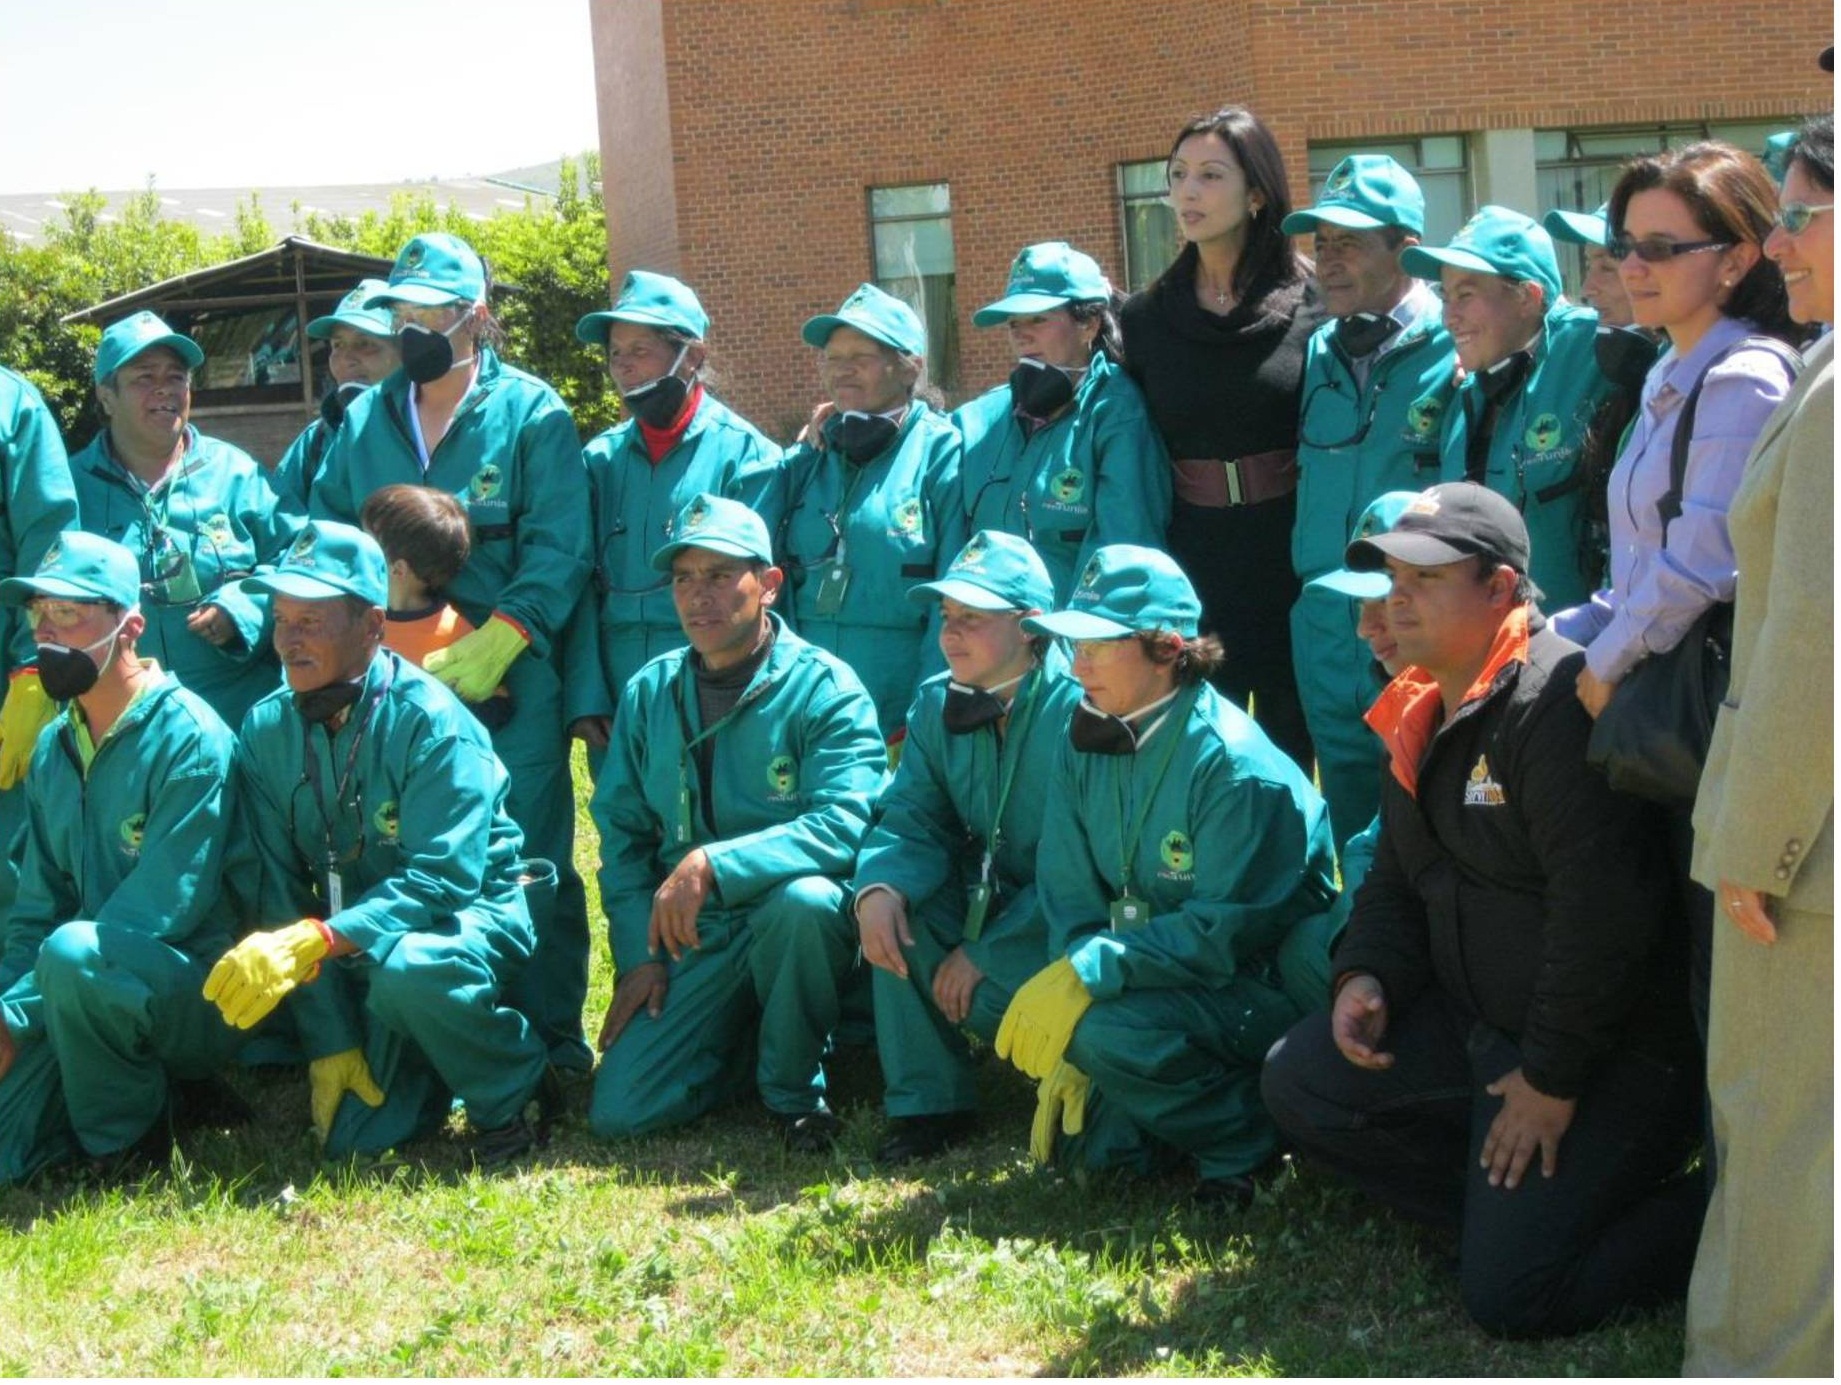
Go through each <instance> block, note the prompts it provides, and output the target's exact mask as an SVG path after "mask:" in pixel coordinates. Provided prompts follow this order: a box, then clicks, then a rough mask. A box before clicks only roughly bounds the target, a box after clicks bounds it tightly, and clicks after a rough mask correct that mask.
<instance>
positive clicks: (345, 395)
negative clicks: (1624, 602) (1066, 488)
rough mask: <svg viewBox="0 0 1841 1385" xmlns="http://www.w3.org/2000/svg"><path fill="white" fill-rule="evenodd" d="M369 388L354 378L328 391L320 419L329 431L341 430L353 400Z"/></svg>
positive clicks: (420, 382) (321, 402)
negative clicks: (340, 427) (340, 426)
mask: <svg viewBox="0 0 1841 1385" xmlns="http://www.w3.org/2000/svg"><path fill="white" fill-rule="evenodd" d="M412 378H413V377H412ZM417 383H419V384H427V383H428V382H427V381H426V380H423V381H418V382H417ZM369 388H370V386H369V385H362V384H359V383H358V381H356V380H352V381H349V382H348V383H346V384H343V385H340V386H339V388H338V389H336V390H329V391H327V394H326V397H325V398H324V399H322V400H320V421H321V422H323V423H324V424H325V425H326V429H327V431H328V432H334V433H336V432H337V431H338V430H339V425H340V424H341V423H343V422H345V411H346V410H347V409H349V408H351V406H352V400H354V399H356V398H357V397H358V396H359V395H361V394H363V393H364V392H365V391H366V390H367V389H369Z"/></svg>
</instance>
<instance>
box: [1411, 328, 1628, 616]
mask: <svg viewBox="0 0 1841 1385" xmlns="http://www.w3.org/2000/svg"><path fill="white" fill-rule="evenodd" d="M1597 332H1598V314H1597V313H1596V312H1594V311H1593V310H1592V309H1590V308H1579V307H1574V306H1573V305H1572V304H1570V303H1567V302H1565V301H1564V300H1562V301H1561V302H1560V303H1559V304H1557V305H1556V306H1555V307H1554V309H1553V311H1551V312H1549V313H1548V314H1547V320H1546V325H1545V328H1544V330H1543V331H1542V332H1541V335H1540V337H1539V338H1538V339H1537V340H1536V342H1535V343H1534V347H1533V353H1534V365H1533V368H1532V369H1531V370H1530V371H1529V372H1528V378H1527V380H1526V381H1525V382H1524V383H1523V384H1522V386H1521V388H1520V389H1517V390H1515V391H1514V392H1513V393H1512V394H1511V395H1510V396H1509V398H1508V399H1507V401H1505V402H1504V403H1503V404H1502V405H1500V406H1499V408H1498V411H1497V414H1496V420H1495V425H1494V427H1493V428H1492V429H1491V430H1490V442H1489V455H1488V458H1487V463H1486V465H1487V470H1486V471H1485V473H1484V475H1483V477H1482V478H1481V479H1482V480H1483V481H1484V482H1485V483H1486V484H1487V485H1488V486H1489V488H1490V489H1491V490H1493V491H1495V492H1496V493H1497V494H1499V495H1504V496H1507V497H1508V498H1509V499H1510V500H1512V501H1514V502H1515V504H1516V506H1517V507H1518V508H1519V509H1520V510H1521V514H1522V518H1523V519H1524V520H1526V521H1527V524H1528V542H1529V546H1530V553H1531V566H1532V568H1533V571H1532V572H1531V573H1530V574H1529V575H1530V576H1531V577H1533V578H1534V581H1535V583H1536V584H1537V585H1538V586H1539V587H1540V589H1541V592H1542V599H1541V605H1542V606H1543V607H1544V608H1545V609H1547V610H1549V611H1558V610H1564V609H1565V608H1566V607H1568V606H1577V605H1579V604H1580V603H1581V602H1585V601H1589V600H1590V599H1591V596H1592V586H1593V577H1594V575H1595V573H1596V572H1597V567H1598V558H1597V556H1596V555H1595V554H1593V553H1591V552H1590V551H1589V548H1590V543H1591V538H1590V536H1589V535H1588V533H1587V532H1586V515H1587V513H1588V511H1589V507H1588V506H1587V505H1586V503H1585V502H1586V496H1585V486H1586V476H1585V473H1584V472H1582V471H1581V470H1580V469H1579V454H1580V452H1581V451H1582V450H1583V449H1584V445H1585V433H1586V429H1587V428H1589V427H1590V426H1591V422H1592V417H1593V415H1595V414H1596V413H1597V412H1598V406H1599V405H1600V404H1602V403H1603V402H1604V398H1605V396H1606V395H1608V394H1609V393H1610V392H1611V390H1612V389H1613V388H1614V386H1613V385H1612V383H1611V382H1610V380H1608V379H1606V378H1605V376H1604V373H1603V372H1602V371H1600V370H1599V369H1598V356H1597V353H1596V350H1595V348H1594V346H1593V339H1594V337H1596V335H1597ZM1477 379H1478V377H1477V376H1475V375H1472V376H1470V377H1468V378H1467V379H1466V380H1465V381H1464V383H1463V384H1462V385H1460V386H1459V387H1458V390H1457V393H1456V396H1455V397H1454V398H1453V399H1452V401H1451V407H1450V408H1448V409H1446V410H1445V436H1444V445H1443V448H1442V451H1443V455H1444V465H1443V473H1444V474H1443V476H1442V477H1441V479H1442V480H1445V481H1462V480H1465V479H1467V476H1466V471H1465V465H1466V458H1467V456H1468V449H1469V440H1470V435H1471V433H1472V432H1473V431H1474V430H1475V429H1476V428H1477V426H1478V424H1479V423H1480V422H1481V421H1482V419H1483V416H1484V412H1485V403H1484V398H1483V391H1482V388H1481V387H1480V386H1479V385H1478V383H1477ZM1468 479H1472V480H1475V479H1477V478H1475V477H1469V478H1468Z"/></svg>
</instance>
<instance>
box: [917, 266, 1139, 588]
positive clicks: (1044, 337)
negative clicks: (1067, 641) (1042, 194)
mask: <svg viewBox="0 0 1841 1385" xmlns="http://www.w3.org/2000/svg"><path fill="white" fill-rule="evenodd" d="M1112 301H1113V294H1112V285H1111V284H1110V283H1108V282H1107V280H1106V276H1105V275H1104V274H1103V273H1101V272H1100V267H1099V265H1098V264H1097V263H1096V262H1095V261H1094V260H1093V258H1092V257H1091V256H1088V255H1083V254H1081V253H1080V252H1079V251H1078V250H1075V249H1073V248H1072V247H1071V246H1069V245H1068V244H1067V243H1066V242H1065V241H1048V242H1045V243H1043V244H1041V245H1031V246H1028V247H1026V248H1025V249H1024V250H1023V251H1022V253H1020V254H1019V255H1018V256H1017V257H1016V259H1015V261H1014V262H1012V264H1011V266H1010V282H1009V284H1008V286H1007V287H1006V288H1005V290H1004V296H1003V297H1002V298H1000V299H998V300H997V301H996V302H994V303H988V304H986V305H985V306H984V307H982V308H980V309H979V310H978V311H977V312H975V313H973V314H972V322H973V323H974V324H976V325H977V326H979V327H995V326H997V325H998V324H999V323H1002V324H1003V325H1004V326H1005V327H1007V328H1008V330H1009V333H1010V345H1011V347H1012V348H1013V349H1014V350H1015V352H1016V354H1017V363H1016V369H1015V370H1013V371H1011V372H1010V379H1009V381H1008V382H1007V383H1005V384H1002V385H999V386H998V387H997V388H996V389H994V390H991V391H989V392H987V393H985V394H981V395H979V396H978V398H976V399H973V400H971V401H970V402H968V403H966V404H965V405H963V406H962V407H961V408H960V409H959V410H958V412H957V413H955V414H954V415H953V422H954V423H956V424H958V426H959V432H960V433H961V435H962V436H963V437H964V440H965V454H964V461H963V463H962V464H961V477H962V480H961V485H962V486H963V488H964V491H965V511H966V527H967V528H968V529H973V530H976V529H1002V530H1004V531H1005V532H1006V533H1011V534H1017V535H1020V536H1021V537H1023V538H1025V539H1027V540H1028V541H1029V542H1030V544H1031V545H1032V546H1033V547H1034V548H1035V550H1036V552H1037V553H1039V554H1041V555H1042V561H1043V562H1045V563H1047V564H1048V570H1049V573H1050V575H1051V576H1053V577H1054V579H1055V596H1056V599H1057V600H1061V601H1065V600H1066V599H1067V597H1068V594H1069V592H1070V591H1072V590H1073V586H1074V578H1075V576H1076V575H1077V574H1078V573H1079V572H1080V571H1081V570H1082V568H1083V567H1084V566H1085V565H1086V561H1087V559H1088V557H1090V556H1091V555H1092V553H1093V552H1094V550H1095V549H1097V548H1099V546H1100V545H1101V544H1108V543H1141V544H1147V545H1152V546H1160V545H1161V544H1162V543H1163V539H1164V533H1165V531H1166V530H1168V529H1169V527H1170V457H1169V454H1168V453H1167V452H1166V451H1165V450H1164V446H1163V440H1162V438H1161V437H1160V436H1159V435H1158V432H1157V429H1156V428H1155V426H1153V425H1152V423H1151V419H1150V414H1149V412H1148V411H1147V410H1146V408H1145V404H1144V396H1143V395H1142V394H1141V393H1139V390H1138V386H1137V385H1136V384H1135V383H1133V381H1132V380H1131V378H1130V377H1129V376H1128V375H1126V374H1125V372H1124V370H1122V369H1121V368H1120V366H1119V361H1120V360H1121V359H1122V357H1121V353H1120V347H1119V330H1118V321H1117V319H1116V318H1115V317H1114V316H1113V310H1112Z"/></svg>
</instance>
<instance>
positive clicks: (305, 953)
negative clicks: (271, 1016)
mask: <svg viewBox="0 0 1841 1385" xmlns="http://www.w3.org/2000/svg"><path fill="white" fill-rule="evenodd" d="M330 951H332V934H331V933H330V932H329V931H328V930H327V928H326V925H325V924H323V923H321V922H320V921H319V920H318V919H302V920H301V921H300V922H299V923H290V924H289V925H288V926H287V927H286V928H275V929H271V930H270V931H269V932H267V933H251V934H250V935H249V936H248V937H247V938H245V939H243V941H242V942H240V943H238V944H237V945H236V946H235V947H233V948H231V949H230V951H228V952H226V953H225V954H224V955H223V956H222V957H219V958H218V959H217V965H216V966H214V967H212V968H211V974H210V976H208V977H206V978H205V999H206V1000H209V1001H211V1002H212V1003H213V1004H215V1005H216V1006H217V1008H218V1009H219V1010H221V1011H222V1012H223V1015H224V1023H225V1024H233V1025H235V1026H236V1027H237V1028H238V1029H249V1028H252V1027H253V1026H255V1025H257V1024H259V1023H261V1021H262V1019H263V1017H264V1016H266V1015H267V1014H268V1012H269V1011H270V1010H273V1009H274V1008H275V1007H276V1006H277V1005H279V1004H281V998H282V997H283V996H284V995H286V994H287V993H288V992H289V991H291V990H293V989H294V988H295V987H296V986H298V985H300V983H301V982H303V981H310V980H312V979H313V977H314V975H315V974H316V973H317V972H318V971H319V969H320V958H322V957H324V956H325V955H326V954H327V953H328V952H330Z"/></svg>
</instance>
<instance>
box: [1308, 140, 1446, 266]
mask: <svg viewBox="0 0 1841 1385" xmlns="http://www.w3.org/2000/svg"><path fill="white" fill-rule="evenodd" d="M1351 154H1387V155H1390V156H1392V158H1393V160H1394V162H1395V163H1397V164H1399V165H1400V166H1401V167H1402V168H1404V169H1405V170H1406V171H1407V172H1408V173H1410V174H1412V175H1413V177H1414V178H1415V179H1416V180H1418V183H1419V190H1420V191H1421V192H1423V193H1424V194H1425V236H1424V240H1425V243H1426V244H1427V245H1444V244H1445V243H1446V242H1448V241H1449V240H1450V239H1451V237H1452V236H1454V235H1456V234H1457V229H1458V227H1460V226H1462V225H1463V224H1464V223H1465V221H1467V220H1469V218H1470V214H1471V212H1473V211H1475V210H1476V209H1475V208H1474V207H1473V206H1472V205H1471V193H1470V164H1469V161H1468V159H1467V158H1466V157H1465V147H1464V137H1463V136H1462V135H1427V136H1425V137H1424V138H1423V139H1409V140H1400V141H1398V142H1394V143H1388V142H1382V141H1374V142H1367V141H1364V142H1361V143H1356V144H1313V145H1311V147H1310V197H1309V198H1308V199H1307V200H1306V201H1305V202H1303V203H1301V204H1300V205H1302V206H1315V205H1316V202H1317V199H1318V198H1319V197H1320V196H1322V194H1323V185H1324V183H1325V182H1326V181H1327V180H1328V179H1329V176H1330V170H1331V169H1333V168H1335V167H1336V165H1337V164H1339V163H1341V162H1342V161H1343V160H1344V159H1346V158H1348V157H1349V155H1351Z"/></svg>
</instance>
